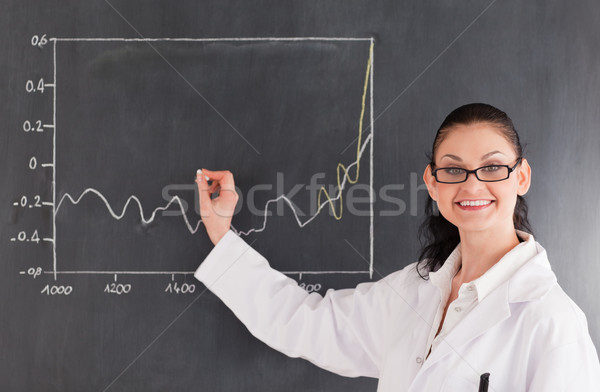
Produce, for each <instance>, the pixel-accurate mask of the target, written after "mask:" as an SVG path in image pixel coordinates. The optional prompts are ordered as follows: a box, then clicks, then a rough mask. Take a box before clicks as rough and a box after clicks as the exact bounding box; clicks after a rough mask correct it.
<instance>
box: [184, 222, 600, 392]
mask: <svg viewBox="0 0 600 392" xmlns="http://www.w3.org/2000/svg"><path fill="white" fill-rule="evenodd" d="M536 248H537V251H538V252H537V255H536V256H534V257H533V258H532V259H530V260H529V262H527V263H525V265H524V266H523V267H521V268H520V269H519V270H518V271H517V272H516V273H515V274H514V275H513V277H512V278H510V279H509V280H508V281H506V282H505V283H503V284H502V285H500V286H499V287H498V288H496V289H495V290H493V291H492V292H491V293H490V294H488V296H486V297H485V298H484V299H483V300H482V302H481V303H479V304H478V305H477V306H476V307H475V308H474V309H473V310H471V311H470V312H469V313H468V314H467V315H466V316H465V318H464V319H463V320H462V321H460V322H459V323H458V324H457V325H456V327H455V328H454V329H452V330H451V332H450V333H449V335H448V336H447V337H446V339H445V341H443V342H442V343H441V344H440V345H439V346H438V347H437V348H436V349H435V350H434V351H433V352H432V353H431V354H430V355H429V357H427V358H426V359H425V356H426V349H427V347H426V345H427V339H428V336H429V332H430V329H431V328H437V327H438V326H437V325H436V326H434V325H432V324H433V320H434V317H435V314H436V311H437V308H438V305H439V303H440V301H441V298H440V293H439V290H437V289H436V288H435V287H434V286H433V285H432V284H431V283H430V281H429V280H423V279H422V278H420V277H419V275H418V274H417V271H416V269H415V265H416V263H413V264H410V265H408V266H407V267H405V268H404V269H402V270H400V271H397V272H395V273H392V274H391V275H388V276H387V277H385V278H384V279H382V280H380V281H377V282H368V283H362V284H359V285H358V286H357V287H356V288H355V289H347V290H329V291H328V292H327V293H326V295H325V297H321V296H320V295H319V294H317V293H311V294H308V293H306V291H305V290H303V289H302V288H300V287H298V285H297V283H296V282H295V281H294V280H292V279H290V278H288V277H287V276H285V275H283V274H281V273H280V272H278V271H275V270H273V269H271V268H270V267H269V265H268V262H267V260H265V258H264V257H262V256H261V255H260V254H259V253H258V252H256V251H255V250H254V249H252V248H251V247H250V246H249V245H248V244H246V242H245V241H243V240H242V239H241V238H239V237H238V236H237V235H236V234H235V233H233V232H232V231H229V232H228V233H227V234H226V235H225V236H224V237H223V238H222V239H221V241H220V242H219V243H218V244H217V245H216V246H215V248H214V249H213V250H212V252H211V253H210V254H209V255H208V257H207V258H206V259H205V261H204V262H203V263H202V264H201V266H200V267H199V268H198V270H197V271H196V274H195V276H196V278H198V279H199V280H200V281H202V282H203V283H204V284H205V285H206V286H207V287H208V288H209V289H210V290H211V291H213V292H214V293H215V294H216V295H217V296H218V297H219V298H221V299H222V300H223V302H224V303H225V304H226V305H227V306H228V307H229V308H230V309H231V310H232V311H233V312H234V313H235V314H236V315H237V317H238V318H239V319H240V320H241V321H242V322H243V323H244V324H245V325H246V327H247V328H248V329H249V330H250V332H251V333H252V334H253V335H254V336H256V337H257V338H259V339H260V340H262V341H264V342H265V343H266V344H268V345H269V346H271V347H273V348H274V349H276V350H279V351H281V352H283V353H285V354H287V355H288V356H291V357H302V358H305V359H307V360H309V361H311V362H313V363H314V364H316V365H317V366H320V367H322V368H324V369H327V370H330V371H332V372H335V373H337V374H340V375H343V376H349V377H357V376H367V377H376V378H379V384H378V391H379V392H384V391H385V392H391V391H415V392H416V391H419V392H422V391H427V392H430V391H461V392H464V391H477V388H478V384H479V378H480V375H481V374H483V373H486V372H489V373H490V386H489V391H498V392H500V391H511V392H513V391H536V392H537V391H539V392H541V391H544V392H548V391H577V392H585V391H595V392H598V391H600V363H599V361H598V354H597V352H596V349H595V347H594V345H593V343H592V340H591V338H590V335H589V332H588V329H587V320H586V318H585V315H584V314H583V312H582V311H581V309H580V308H579V307H577V305H576V304H575V303H574V302H573V301H572V300H571V299H570V298H569V297H568V296H567V294H565V292H564V291H563V290H562V289H561V287H560V286H559V285H558V283H557V281H556V276H555V275H554V273H553V272H552V270H551V269H550V264H549V262H548V258H547V256H546V251H545V250H544V249H543V248H542V247H541V246H540V245H539V244H538V243H536Z"/></svg>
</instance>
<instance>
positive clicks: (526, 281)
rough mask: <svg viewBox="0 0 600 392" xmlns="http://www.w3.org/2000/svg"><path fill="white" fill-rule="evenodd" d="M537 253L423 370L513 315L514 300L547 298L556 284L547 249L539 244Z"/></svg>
mask: <svg viewBox="0 0 600 392" xmlns="http://www.w3.org/2000/svg"><path fill="white" fill-rule="evenodd" d="M536 246H537V251H538V253H537V255H535V256H534V257H533V258H532V259H531V260H530V261H529V262H528V263H526V264H525V265H524V266H523V267H521V268H520V269H519V270H518V271H517V272H516V273H515V274H514V275H513V276H512V277H511V278H510V279H509V280H508V281H506V282H504V283H503V284H501V285H500V286H499V287H497V288H496V289H495V290H493V291H492V292H491V293H489V294H488V296H486V297H485V298H484V299H483V300H482V301H481V303H479V304H478V305H477V306H476V307H474V308H473V310H471V311H470V312H469V314H467V315H466V316H465V318H464V319H462V320H461V321H460V322H459V323H458V324H457V325H456V326H455V327H454V329H452V331H450V333H449V334H448V336H446V339H444V340H443V341H442V342H441V343H440V344H439V346H438V347H437V348H436V349H435V350H434V351H433V352H432V353H431V355H430V356H429V357H428V358H427V360H426V361H425V362H424V364H423V367H422V368H421V372H420V373H423V372H424V371H426V370H427V369H428V368H430V367H431V366H433V364H435V363H436V362H438V361H439V360H441V359H442V358H443V357H445V356H446V355H448V354H449V353H452V352H456V353H458V354H459V355H461V356H462V354H461V352H462V350H463V346H464V344H465V343H468V342H469V341H471V340H473V339H475V338H476V337H478V336H480V335H481V334H483V333H485V332H486V331H487V330H489V329H490V328H492V327H493V326H494V325H496V324H498V323H500V322H502V321H504V320H506V319H507V318H508V317H510V314H511V311H510V303H514V302H526V301H533V300H537V299H540V298H542V297H544V296H545V295H546V294H547V293H548V292H549V291H550V290H551V289H552V287H553V286H554V285H555V284H556V275H555V274H554V272H553V271H552V269H551V267H550V263H549V262H548V257H547V255H546V251H545V249H544V248H542V247H541V246H540V245H539V244H536Z"/></svg>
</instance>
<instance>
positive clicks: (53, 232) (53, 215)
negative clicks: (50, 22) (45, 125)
mask: <svg viewBox="0 0 600 392" xmlns="http://www.w3.org/2000/svg"><path fill="white" fill-rule="evenodd" d="M53 47H54V50H53V61H54V70H53V73H54V82H53V83H54V88H53V89H52V91H53V93H54V96H53V99H52V123H53V124H54V127H53V129H54V134H53V135H52V270H53V271H54V280H57V279H56V278H57V274H56V39H54V45H53Z"/></svg>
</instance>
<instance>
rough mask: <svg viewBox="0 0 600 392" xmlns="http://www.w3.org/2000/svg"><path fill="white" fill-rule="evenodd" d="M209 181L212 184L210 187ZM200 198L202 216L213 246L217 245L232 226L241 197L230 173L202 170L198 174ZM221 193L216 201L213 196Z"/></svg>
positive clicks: (197, 181)
mask: <svg viewBox="0 0 600 392" xmlns="http://www.w3.org/2000/svg"><path fill="white" fill-rule="evenodd" d="M208 181H212V184H210V185H208ZM196 183H197V184H198V194H199V197H200V215H201V217H202V223H203V224H204V227H205V228H206V232H207V233H208V236H209V237H210V240H211V241H212V243H213V244H215V245H216V244H217V242H219V240H220V239H221V238H223V236H224V235H225V234H226V233H227V231H228V230H229V228H230V226H231V218H232V217H233V213H234V211H235V206H236V204H237V202H238V199H239V196H238V194H237V192H236V190H235V182H234V180H233V174H232V173H231V172H230V171H227V170H224V171H212V170H207V169H201V170H198V171H197V172H196ZM217 192H218V193H219V195H218V196H217V197H215V198H214V199H213V198H212V195H213V194H215V193H217Z"/></svg>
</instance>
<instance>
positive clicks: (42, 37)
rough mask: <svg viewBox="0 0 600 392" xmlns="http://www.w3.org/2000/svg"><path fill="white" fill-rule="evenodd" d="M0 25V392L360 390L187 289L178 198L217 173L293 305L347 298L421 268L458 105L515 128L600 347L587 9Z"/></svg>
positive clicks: (80, 17)
mask: <svg viewBox="0 0 600 392" xmlns="http://www.w3.org/2000/svg"><path fill="white" fill-rule="evenodd" d="M5 3H6V4H4V8H3V13H2V15H1V16H0V22H1V23H0V29H1V32H2V37H3V39H2V41H1V43H0V50H1V53H0V64H1V67H2V68H1V70H2V71H3V72H2V73H3V75H5V77H4V78H3V80H2V88H1V89H0V94H1V96H2V105H1V106H0V113H1V116H0V118H1V121H2V125H3V127H2V131H0V148H1V150H0V152H1V154H0V162H1V166H0V168H1V170H0V175H1V176H2V177H1V178H2V184H3V186H2V192H1V193H0V214H1V216H2V224H1V226H0V252H1V253H0V255H1V256H2V261H3V262H2V263H1V267H0V268H1V271H0V276H1V277H0V279H1V282H0V285H1V287H2V299H1V300H0V311H1V314H2V317H1V318H0V345H1V348H0V384H1V385H2V386H3V387H2V389H6V390H14V391H31V390H43V391H81V390H102V391H104V390H108V391H121V390H122V391H133V390H140V391H142V390H143V391H148V390H156V391H163V390H182V389H184V388H185V389H192V390H207V391H264V390H277V391H278V390H282V391H283V390H285V391H288V390H294V391H317V390H318V391H321V390H327V391H347V390H356V391H358V390H360V391H374V390H376V380H372V379H367V378H358V379H347V378H342V377H339V376H336V375H333V374H330V373H328V372H325V371H323V370H320V369H318V368H317V367H315V366H314V365H312V364H310V363H308V362H305V361H303V360H299V359H290V358H287V357H285V356H284V355H282V354H280V353H277V352H275V351H273V350H271V349H270V348H268V347H267V346H265V345H264V344H262V343H261V342H259V341H257V340H256V339H254V338H253V337H252V336H251V335H250V334H249V333H248V331H247V330H246V329H245V327H244V326H243V325H242V324H241V323H239V322H238V321H237V320H236V319H235V317H234V316H233V315H232V313H231V312H230V311H229V310H228V309H227V308H226V307H225V306H224V305H223V304H222V303H220V301H219V300H218V299H217V298H216V297H214V296H213V295H212V294H211V293H210V292H208V291H207V290H206V288H205V287H204V286H203V285H202V284H201V283H199V282H197V281H196V280H195V279H194V278H193V276H192V274H193V271H194V270H195V269H196V268H197V266H198V265H199V263H200V262H201V261H202V259H203V258H204V257H205V256H206V255H207V254H208V253H209V252H210V250H211V248H212V245H211V243H210V241H209V240H208V237H207V236H206V234H205V232H204V229H203V227H202V226H201V222H199V219H200V217H199V215H198V212H197V211H198V207H197V201H196V198H197V195H196V191H195V184H194V183H193V177H194V175H195V172H196V169H198V168H201V167H206V168H208V169H214V170H220V169H228V170H231V171H232V172H233V173H234V175H235V178H236V185H237V186H238V193H239V194H240V203H239V205H238V207H239V208H238V210H237V212H236V215H235V217H234V220H233V226H234V228H235V230H236V231H237V232H238V233H239V234H240V235H241V236H243V237H244V238H245V239H246V241H248V243H252V246H253V247H255V248H256V249H257V250H259V251H260V252H261V253H262V254H263V255H265V256H266V257H267V258H268V259H269V260H270V261H271V264H272V265H273V266H274V267H275V268H277V269H279V270H281V271H284V272H286V273H287V274H289V276H291V277H293V278H294V279H297V280H298V281H299V283H300V284H301V285H303V287H304V288H305V289H307V290H309V291H318V292H321V293H324V292H325V291H326V290H327V289H329V288H342V287H353V286H355V285H356V284H357V283H359V282H363V281H370V280H376V279H379V278H381V277H382V276H384V275H386V274H388V273H390V272H392V271H395V270H397V269H399V268H401V267H403V266H405V265H407V264H409V263H411V262H413V261H416V257H417V254H418V248H419V243H418V240H417V228H418V225H419V223H420V221H421V219H422V210H423V206H424V201H425V198H426V191H425V186H424V185H423V182H422V179H421V175H422V172H423V169H424V168H425V165H426V159H425V152H426V151H427V150H428V149H429V148H430V144H431V142H432V139H433V136H434V134H435V130H436V129H437V127H438V126H439V123H441V121H442V120H443V118H444V116H445V115H446V114H447V113H448V112H450V111H451V110H452V109H454V108H455V107H457V106H460V105H462V104H464V103H468V102H487V103H490V104H493V105H495V106H498V107H500V108H502V109H503V110H505V111H507V112H508V113H509V115H511V117H512V118H513V120H514V122H515V124H516V126H517V128H518V129H519V130H520V132H521V137H522V139H523V141H524V142H526V143H527V148H526V156H527V158H528V160H529V162H530V164H531V165H532V168H533V183H532V188H531V190H530V193H529V195H528V200H529V204H530V217H531V221H532V223H533V226H534V230H535V233H534V234H535V236H536V239H537V240H538V241H539V242H540V243H541V244H542V245H543V246H544V247H545V248H546V249H547V250H548V254H549V258H550V262H551V264H552V266H553V269H554V270H555V272H556V274H557V276H558V279H559V283H561V285H562V287H563V288H564V289H565V291H566V292H567V293H568V294H569V295H570V296H571V297H572V298H573V299H574V300H575V301H576V302H577V303H578V304H579V306H580V307H581V308H582V309H583V310H584V311H585V312H586V315H587V317H588V321H589V328H590V332H591V334H592V338H593V339H594V341H595V342H596V344H598V343H600V332H599V331H600V302H599V301H598V290H597V288H596V287H597V286H596V285H595V277H596V276H599V274H600V264H599V263H598V262H597V261H598V256H597V255H598V253H599V252H600V245H599V241H598V239H599V238H600V228H599V227H600V213H599V212H598V208H597V206H598V205H599V204H600V197H599V196H598V195H599V194H600V185H599V183H598V175H597V169H596V168H597V167H599V166H600V158H599V154H598V151H600V131H599V129H598V124H600V111H598V102H600V67H599V66H598V65H599V60H600V59H599V57H600V54H599V53H600V42H599V41H598V40H597V38H596V37H598V36H599V35H600V27H598V24H597V23H596V22H597V20H598V18H600V7H598V5H597V4H596V3H595V2H593V1H591V0H589V1H575V2H567V1H566V0H553V1H550V2H541V1H540V2H534V1H533V2H527V3H522V2H517V1H457V2H439V1H420V2H398V1H384V2H377V3H373V2H360V1H350V2H348V1H344V2H338V1H325V2H320V3H318V4H309V3H306V4H304V3H296V2H251V3H239V2H228V1H225V2H212V1H193V2H192V1H185V2H175V3H172V2H168V3H166V2H154V1H151V2H147V1H144V2H131V1H103V2H93V3H91V2H87V3H86V2H83V3H82V2H60V3H56V4H48V3H45V2H28V3H24V2H19V1H12V0H11V1H8V2H5ZM340 189H341V190H342V191H341V193H338V191H339V190H340ZM329 202H331V204H330V203H329ZM319 205H321V207H322V208H321V209H320V210H319ZM399 371H401V370H399Z"/></svg>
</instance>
